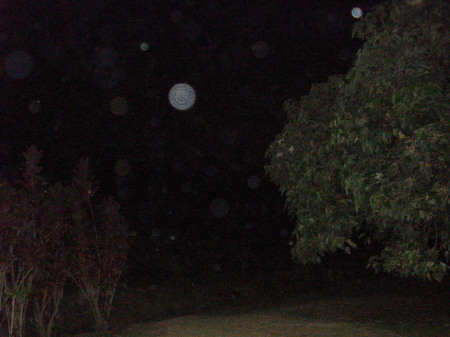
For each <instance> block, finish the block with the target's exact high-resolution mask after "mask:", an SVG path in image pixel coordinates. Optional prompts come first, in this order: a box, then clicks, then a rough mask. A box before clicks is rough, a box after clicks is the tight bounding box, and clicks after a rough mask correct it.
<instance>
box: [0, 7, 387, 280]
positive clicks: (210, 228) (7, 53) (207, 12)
mask: <svg viewBox="0 0 450 337" xmlns="http://www.w3.org/2000/svg"><path fill="white" fill-rule="evenodd" d="M377 3H380V1H317V0H311V1H305V0H303V1H302V0H297V1H294V0H258V1H214V0H186V1H178V0H172V1H171V0H161V1H157V0H154V1H151V0H147V1H139V0H135V1H131V0H129V1H111V0H108V1H106V0H105V1H101V0H92V1H72V0H66V1H43V0H39V1H24V0H18V1H2V2H1V3H0V55H1V62H2V67H1V69H0V72H1V73H0V80H1V84H0V100H1V113H0V165H1V166H0V169H1V172H2V176H3V177H4V178H7V179H11V180H15V179H18V177H19V174H20V171H18V167H19V166H20V165H23V163H24V162H23V156H22V153H23V152H24V151H25V150H26V148H27V147H28V146H30V145H33V144H34V145H36V146H37V147H38V149H40V150H42V151H43V152H44V159H43V166H44V168H45V171H44V174H45V175H46V177H47V178H48V179H49V180H50V181H63V182H65V183H69V182H70V179H71V176H72V170H73V168H74V167H75V165H76V163H77V161H78V160H79V159H80V158H82V157H89V158H90V160H91V163H92V169H93V171H94V174H95V176H96V180H97V181H98V183H99V185H100V190H99V192H98V194H99V195H100V196H101V195H107V194H112V195H114V196H115V197H116V198H117V199H118V200H119V201H120V203H121V205H122V211H123V214H124V215H125V216H126V217H127V219H128V220H129V222H130V229H131V230H135V231H137V233H138V234H137V237H136V241H135V242H134V244H133V247H132V249H131V252H130V256H129V261H130V264H129V266H130V268H129V271H130V272H131V273H132V274H133V273H134V274H140V275H142V274H151V273H153V274H158V275H165V274H173V273H182V272H192V273H198V272H200V271H204V272H207V271H210V272H214V273H224V274H226V273H253V272H258V271H273V270H281V269H286V268H289V267H290V266H291V264H292V262H291V257H290V254H289V250H290V244H292V242H290V240H291V238H290V233H291V230H292V228H293V226H294V219H291V218H289V217H288V215H287V213H286V211H285V209H284V201H283V199H282V197H281V196H280V193H279V192H278V190H277V188H276V187H275V186H274V185H272V184H271V183H270V182H269V181H268V178H267V177H266V176H265V173H264V163H265V157H264V154H265V151H266V149H267V148H268V146H269V144H270V143H271V142H272V141H273V139H274V137H275V135H276V134H278V133H279V132H281V131H282V129H283V127H284V124H285V123H286V122H287V120H286V115H285V112H284V111H283V109H282V104H283V101H284V100H286V99H288V98H299V97H300V96H301V95H305V94H307V93H308V91H309V89H310V87H311V84H312V83H315V82H322V81H325V80H326V79H327V77H328V76H330V75H332V74H339V73H346V72H347V71H348V69H349V68H350V67H351V66H352V62H353V60H354V58H355V56H356V52H357V50H358V49H360V48H361V47H362V43H363V41H360V40H357V39H352V38H351V29H352V25H353V24H354V23H355V22H356V21H357V19H355V18H353V17H352V15H351V10H352V8H353V7H355V6H358V7H360V8H361V9H362V10H363V13H366V12H367V11H370V8H371V7H372V6H373V5H375V4H377ZM143 43H146V45H144V44H143ZM266 47H267V48H266ZM177 83H188V84H190V85H191V86H192V87H193V88H194V89H195V91H196V97H197V100H196V103H195V105H194V106H193V107H192V108H191V109H189V110H185V111H184V110H176V109H174V108H173V107H172V106H171V105H170V103H169V100H168V93H169V90H170V88H171V87H172V86H173V85H175V84H177ZM114 104H116V105H114ZM114 107H119V108H120V107H122V108H123V109H122V110H120V111H121V112H122V113H118V112H117V110H114ZM120 111H119V112H120ZM360 254H362V256H364V252H360ZM333 258H334V257H333ZM330 261H332V260H330ZM339 261H340V262H339V263H341V264H345V263H347V262H351V261H353V262H352V263H354V261H359V260H358V259H357V258H356V260H355V259H353V260H348V259H340V260H339ZM330 263H331V262H330Z"/></svg>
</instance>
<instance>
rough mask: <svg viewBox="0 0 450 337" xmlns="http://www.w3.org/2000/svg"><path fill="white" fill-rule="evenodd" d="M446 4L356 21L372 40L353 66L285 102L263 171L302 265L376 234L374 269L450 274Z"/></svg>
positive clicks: (379, 10)
mask: <svg viewBox="0 0 450 337" xmlns="http://www.w3.org/2000/svg"><path fill="white" fill-rule="evenodd" d="M449 9H450V5H449V4H448V3H446V2H445V1H439V0H429V1H423V2H421V3H420V4H419V5H411V4H407V3H405V2H403V1H393V2H391V3H384V4H381V5H379V6H378V7H376V8H375V9H374V11H373V12H372V13H369V14H368V15H367V16H366V17H365V18H364V19H363V20H362V21H361V22H359V23H358V24H356V25H355V27H354V30H353V34H354V36H355V37H358V38H361V39H364V40H365V43H364V47H363V48H362V49H361V50H360V51H359V52H358V54H357V58H356V61H355V64H354V66H353V67H352V68H351V69H350V71H349V72H348V73H347V74H346V75H339V76H332V77H330V78H329V79H328V81H327V82H326V83H321V84H315V85H313V86H312V88H311V91H310V93H309V95H307V96H304V97H301V99H300V100H289V101H286V102H285V104H284V109H285V110H286V112H287V114H288V123H287V125H286V126H285V129H284V130H283V132H282V133H281V134H279V135H278V136H277V137H276V139H275V141H274V142H273V143H272V144H271V145H270V147H269V149H268V150H267V154H266V155H267V156H268V157H269V158H270V161H269V163H268V164H267V165H266V171H267V172H268V174H269V175H270V177H271V179H272V181H274V182H275V183H276V184H277V185H278V186H279V189H280V192H281V193H282V194H283V195H285V196H286V203H287V208H288V209H289V211H290V212H291V214H292V215H294V216H295V217H296V228H295V230H294V232H293V236H295V237H296V239H297V240H296V243H295V244H294V246H293V249H292V255H293V257H294V258H295V259H297V260H298V261H299V262H301V263H310V262H320V260H321V258H322V257H323V256H324V254H325V253H327V252H335V251H336V250H338V249H342V250H344V251H346V252H347V253H351V249H353V248H356V243H355V241H358V242H359V241H361V242H364V243H365V244H370V243H371V242H373V241H377V242H378V243H381V244H382V246H383V249H382V250H381V252H380V253H379V254H378V255H375V256H372V257H371V258H370V260H369V266H371V267H373V268H375V269H376V270H379V269H382V270H385V271H388V272H395V273H398V274H400V275H401V276H410V275H412V276H415V277H418V278H428V279H430V280H431V279H435V280H441V279H442V278H443V276H444V275H445V274H446V273H447V271H448V268H449V264H448V262H449V254H450V248H449V246H450V245H449V218H448V214H449V189H450V187H449V174H448V173H449V154H450V151H449V139H450V132H449V131H450V119H449V88H448V75H449V73H448V69H449V56H448V55H450V51H449V46H450V43H449V42H450V41H449V34H448V33H449V32H448V27H449V17H450V15H449V14H450V10H449Z"/></svg>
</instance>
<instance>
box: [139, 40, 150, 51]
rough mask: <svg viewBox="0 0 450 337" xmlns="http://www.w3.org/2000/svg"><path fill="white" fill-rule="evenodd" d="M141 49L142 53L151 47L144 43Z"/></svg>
mask: <svg viewBox="0 0 450 337" xmlns="http://www.w3.org/2000/svg"><path fill="white" fill-rule="evenodd" d="M140 47H141V50H142V51H147V50H148V47H149V45H148V43H147V42H142V43H141V46H140Z"/></svg>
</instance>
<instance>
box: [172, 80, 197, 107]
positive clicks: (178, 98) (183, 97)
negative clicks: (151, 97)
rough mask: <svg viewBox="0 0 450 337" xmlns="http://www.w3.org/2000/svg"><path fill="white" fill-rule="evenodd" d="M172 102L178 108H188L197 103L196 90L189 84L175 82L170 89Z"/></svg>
mask: <svg viewBox="0 0 450 337" xmlns="http://www.w3.org/2000/svg"><path fill="white" fill-rule="evenodd" d="M169 101H170V104H171V105H172V106H173V107H174V108H175V109H178V110H188V109H190V108H192V106H193V105H194V103H195V90H194V88H192V87H191V86H190V85H189V84H186V83H178V84H175V85H174V86H173V87H172V89H170V91H169Z"/></svg>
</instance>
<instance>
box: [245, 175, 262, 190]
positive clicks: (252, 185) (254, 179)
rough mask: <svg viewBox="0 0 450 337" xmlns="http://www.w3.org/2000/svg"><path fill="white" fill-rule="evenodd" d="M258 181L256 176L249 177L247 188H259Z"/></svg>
mask: <svg viewBox="0 0 450 337" xmlns="http://www.w3.org/2000/svg"><path fill="white" fill-rule="evenodd" d="M259 184H260V180H259V178H258V177H257V176H251V177H249V178H248V179H247V186H248V187H250V188H251V189H254V190H256V189H257V188H258V187H259Z"/></svg>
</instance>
